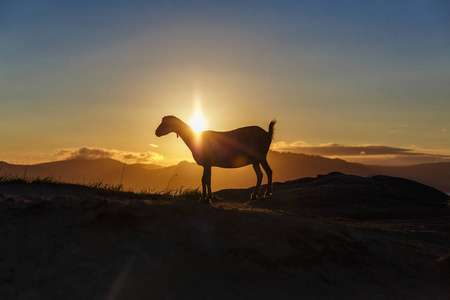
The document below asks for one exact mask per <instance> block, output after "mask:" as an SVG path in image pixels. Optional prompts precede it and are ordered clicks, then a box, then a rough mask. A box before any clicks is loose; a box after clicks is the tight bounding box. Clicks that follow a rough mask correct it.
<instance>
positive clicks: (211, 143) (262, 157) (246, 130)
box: [155, 116, 276, 203]
mask: <svg viewBox="0 0 450 300" xmlns="http://www.w3.org/2000/svg"><path fill="white" fill-rule="evenodd" d="M275 123H276V120H272V121H270V123H269V131H268V132H267V131H265V130H264V129H262V128H261V127H258V126H248V127H242V128H238V129H235V130H232V131H226V132H218V131H202V132H201V133H200V134H196V133H195V132H194V130H193V129H192V128H191V127H190V126H189V125H187V124H186V123H184V122H183V121H181V120H180V119H178V118H177V117H174V116H165V117H164V118H163V119H162V122H161V124H160V125H159V126H158V128H157V129H156V131H155V134H156V136H158V137H161V136H163V135H167V134H169V133H171V132H175V133H176V134H177V136H180V137H181V138H182V139H183V141H184V143H185V144H186V146H188V148H189V149H190V150H191V152H192V156H193V157H194V160H195V161H196V162H197V164H198V165H200V166H202V167H203V177H202V197H201V198H200V201H202V202H208V203H210V202H211V199H212V192H211V167H221V168H240V167H243V166H247V165H250V164H251V165H253V169H254V170H255V173H256V186H255V190H254V192H253V193H252V194H251V197H250V198H251V199H252V200H256V199H258V197H259V193H260V188H261V181H262V178H263V173H262V171H261V168H260V165H261V166H262V167H263V169H264V171H265V172H266V174H267V178H268V185H267V190H266V193H265V195H264V196H270V195H271V194H272V169H271V168H270V167H269V164H268V163H267V152H268V151H269V148H270V144H271V142H272V138H273V132H274V126H275Z"/></svg>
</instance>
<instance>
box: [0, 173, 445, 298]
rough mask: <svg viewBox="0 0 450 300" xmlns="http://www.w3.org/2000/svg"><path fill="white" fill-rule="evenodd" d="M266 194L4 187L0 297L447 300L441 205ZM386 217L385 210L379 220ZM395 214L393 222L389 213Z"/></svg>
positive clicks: (337, 194) (334, 192)
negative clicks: (196, 197)
mask: <svg viewBox="0 0 450 300" xmlns="http://www.w3.org/2000/svg"><path fill="white" fill-rule="evenodd" d="M277 189H278V191H279V192H278V193H277V194H276V195H274V196H273V197H271V198H266V199H260V200H258V201H255V202H248V201H247V200H246V199H248V194H249V190H247V189H234V190H224V191H219V192H217V195H218V198H217V199H215V201H214V203H213V204H212V205H205V204H201V203H198V202H196V201H192V200H190V198H185V199H182V198H180V197H178V198H176V199H175V198H168V197H165V196H162V195H152V194H134V193H123V192H114V191H108V190H104V189H95V188H90V187H86V186H79V185H72V184H54V183H48V184H43V183H26V182H20V181H18V180H16V181H3V182H0V225H1V226H0V240H1V241H2V242H1V243H0V274H1V275H0V294H1V295H2V298H4V299H62V298H64V299H161V298H164V299H166V298H169V299H174V298H184V299H185V298H192V299H194V298H209V299H211V298H212V299H242V298H251V299H253V298H269V299H274V298H281V299H303V298H305V299H330V298H333V299H380V298H381V299H446V298H447V297H448V295H449V293H450V288H449V287H450V277H449V274H450V257H449V254H450V225H449V224H450V211H449V209H450V208H449V206H448V205H447V203H448V200H449V197H448V196H446V195H445V194H443V193H442V192H439V191H437V190H435V189H433V188H430V187H427V186H424V185H422V184H419V183H417V182H412V181H409V180H404V179H400V178H392V177H386V176H381V177H379V176H374V177H371V178H366V177H359V176H355V175H344V174H339V173H332V174H329V175H325V176H319V177H314V178H303V179H299V180H294V181H290V182H285V183H278V184H277ZM380 212H382V213H380ZM388 212H395V213H388Z"/></svg>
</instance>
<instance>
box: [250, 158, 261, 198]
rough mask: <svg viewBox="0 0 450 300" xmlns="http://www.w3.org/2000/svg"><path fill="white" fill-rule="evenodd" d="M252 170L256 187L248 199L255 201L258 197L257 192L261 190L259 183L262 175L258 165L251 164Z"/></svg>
mask: <svg viewBox="0 0 450 300" xmlns="http://www.w3.org/2000/svg"><path fill="white" fill-rule="evenodd" d="M253 169H254V170H255V173H256V186H255V191H254V192H253V193H252V195H251V196H250V199H251V200H256V199H258V197H259V190H260V189H261V181H262V178H263V173H262V172H261V167H260V166H259V163H255V164H253Z"/></svg>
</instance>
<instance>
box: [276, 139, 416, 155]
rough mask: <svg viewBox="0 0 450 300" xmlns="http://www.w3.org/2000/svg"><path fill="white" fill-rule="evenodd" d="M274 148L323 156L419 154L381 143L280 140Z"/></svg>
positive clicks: (281, 150)
mask: <svg viewBox="0 0 450 300" xmlns="http://www.w3.org/2000/svg"><path fill="white" fill-rule="evenodd" d="M272 150H275V151H280V152H288V151H290V152H298V153H304V154H311V155H321V156H351V155H392V154H401V155H405V154H406V155H419V153H415V152H412V150H411V149H406V148H395V147H388V146H379V145H342V144H336V143H331V144H322V145H319V146H310V145H309V144H308V143H305V142H303V141H296V142H293V143H289V144H288V143H285V142H278V143H274V144H272Z"/></svg>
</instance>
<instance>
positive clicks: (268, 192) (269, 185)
mask: <svg viewBox="0 0 450 300" xmlns="http://www.w3.org/2000/svg"><path fill="white" fill-rule="evenodd" d="M261 165H262V167H263V169H264V171H266V174H267V190H266V193H265V194H264V197H268V196H270V195H272V173H273V172H272V169H271V168H270V167H269V164H268V163H267V160H264V161H263V162H262V163H261Z"/></svg>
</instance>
